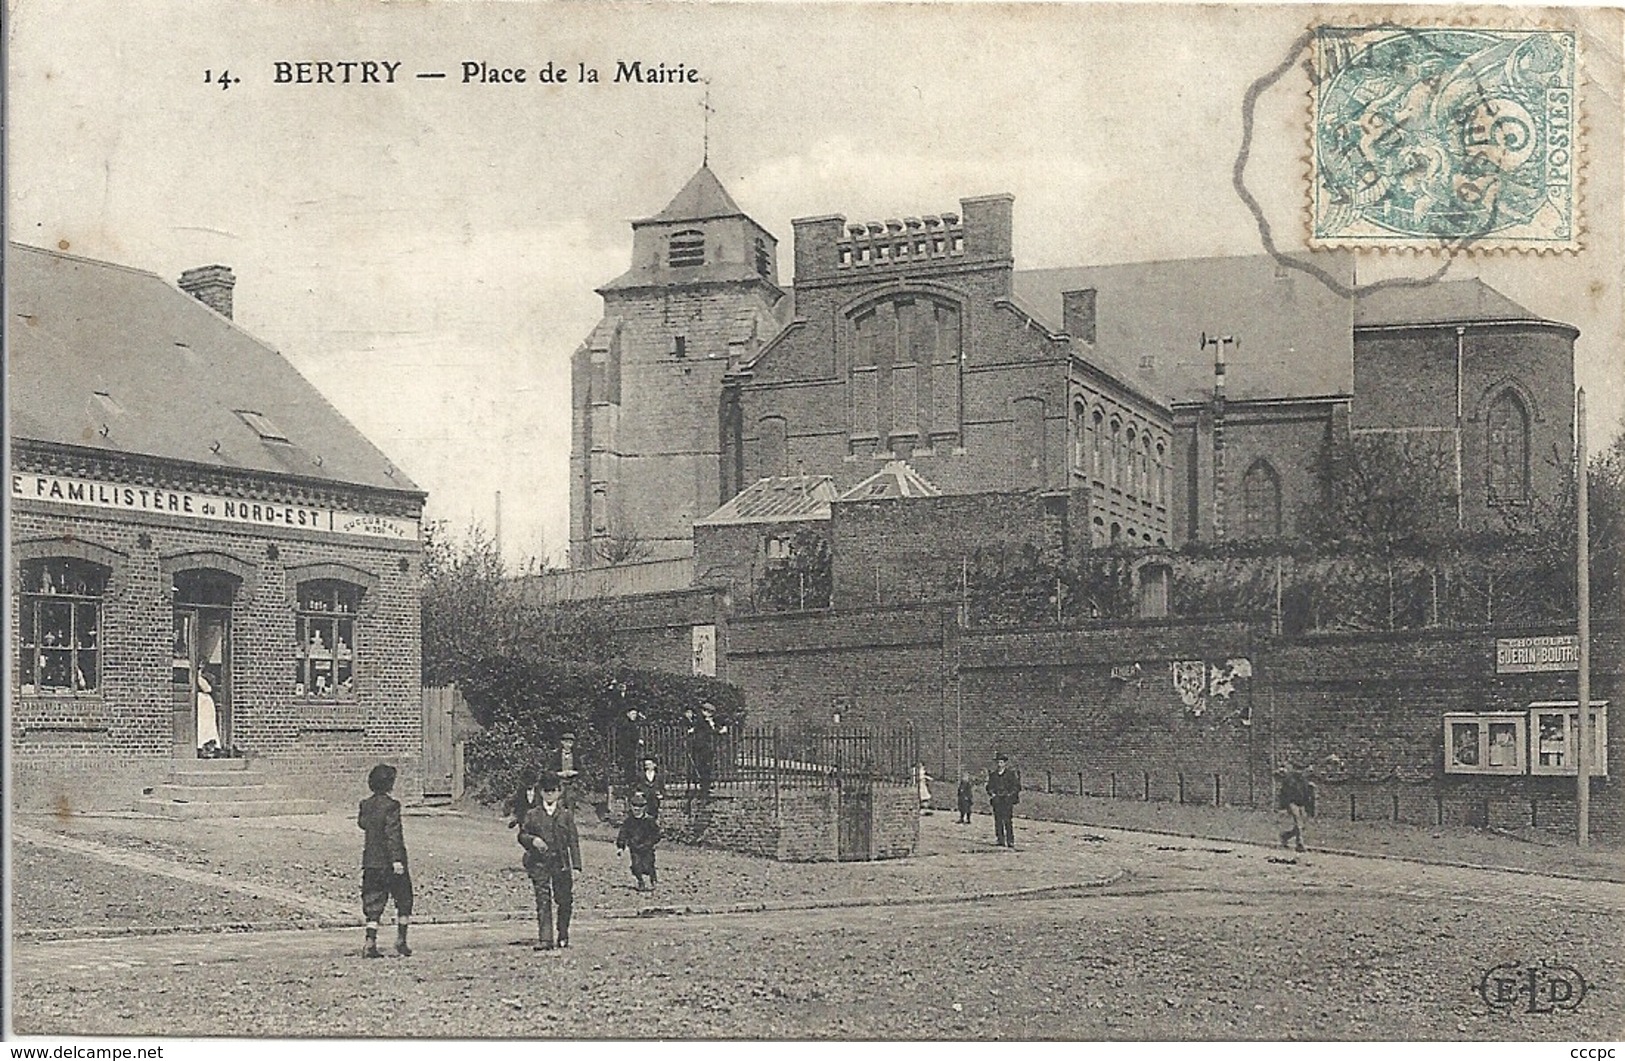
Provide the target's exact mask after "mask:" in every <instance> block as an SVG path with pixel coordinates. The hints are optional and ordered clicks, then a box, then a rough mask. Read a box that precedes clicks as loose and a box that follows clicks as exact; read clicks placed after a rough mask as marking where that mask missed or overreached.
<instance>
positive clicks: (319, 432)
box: [6, 243, 418, 493]
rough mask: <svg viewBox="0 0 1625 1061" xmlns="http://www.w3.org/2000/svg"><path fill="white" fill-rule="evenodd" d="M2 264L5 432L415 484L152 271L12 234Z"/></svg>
mask: <svg viewBox="0 0 1625 1061" xmlns="http://www.w3.org/2000/svg"><path fill="white" fill-rule="evenodd" d="M6 273H7V276H6V287H7V293H8V295H9V297H10V306H9V311H10V314H11V316H10V319H9V320H7V321H6V324H7V325H8V327H7V328H6V336H7V369H6V383H7V392H8V393H7V401H8V405H9V409H10V412H11V434H12V437H13V438H15V439H19V440H22V439H26V440H34V441H39V442H48V443H59V444H62V445H70V446H78V447H85V448H90V449H100V450H106V451H110V452H114V453H125V454H140V455H144V456H150V457H157V458H162V459H167V460H176V461H187V462H190V463H193V464H200V465H206V466H212V467H216V468H221V469H227V470H233V471H242V472H268V473H274V474H278V475H291V476H297V477H298V478H301V479H306V480H316V481H325V482H329V483H333V484H345V485H356V486H364V487H373V488H378V489H384V490H391V491H407V492H412V493H418V488H417V486H416V485H415V484H414V483H413V482H412V481H411V480H410V479H408V478H407V477H406V475H405V474H404V473H402V472H401V471H400V470H399V469H394V466H393V465H392V463H391V461H390V460H389V458H388V457H386V456H385V455H384V454H383V453H381V452H380V451H379V450H378V449H377V448H376V447H375V446H373V445H372V443H371V442H369V441H367V439H366V438H365V437H364V436H363V435H362V434H361V432H360V431H357V430H356V429H355V427H354V426H352V425H351V424H350V422H349V421H348V420H346V419H345V418H344V417H343V416H342V415H340V414H339V412H338V411H337V410H336V409H334V408H333V406H332V405H330V404H329V403H328V401H327V399H326V398H324V397H323V396H322V395H321V393H320V392H319V391H317V390H316V388H315V387H313V386H311V384H310V383H309V382H308V381H307V380H306V379H305V378H304V377H303V376H301V375H300V374H299V373H298V371H297V370H295V369H294V367H293V366H292V365H291V364H289V363H288V361H287V360H286V359H285V358H283V357H282V355H281V354H279V353H277V351H275V350H273V349H272V348H271V347H269V346H267V345H265V344H264V343H262V342H260V341H259V340H258V339H255V338H254V337H253V336H251V335H249V334H248V333H247V332H245V331H243V330H242V329H241V328H239V327H238V326H236V325H235V324H233V323H232V322H231V321H229V320H227V319H226V318H225V317H222V316H220V315H219V314H217V313H215V312H214V311H213V310H211V309H209V308H208V307H207V306H205V305H204V304H203V303H201V302H199V301H198V300H197V299H195V298H193V297H192V296H190V295H188V294H185V293H183V292H181V291H180V290H178V289H176V288H175V287H172V286H171V285H170V284H169V283H167V282H165V281H164V280H162V279H161V278H159V277H158V276H157V275H156V274H154V273H150V272H145V271H143V270H139V269H131V268H128V267H126V266H122V265H115V264H112V263H110V262H101V261H93V260H91V259H88V258H79V257H74V256H71V255H66V254H59V253H57V252H55V251H50V250H43V249H41V248H38V247H28V246H24V245H22V244H17V243H13V244H10V245H9V248H8V253H7V255H6ZM98 392H99V393H100V394H101V395H105V397H98ZM239 410H246V411H250V412H255V413H259V414H261V415H262V416H264V417H267V418H269V422H270V424H271V425H274V428H275V429H278V430H279V431H280V433H281V434H282V435H284V436H285V437H286V438H287V439H288V441H287V442H286V443H281V442H271V441H265V440H264V439H263V438H262V435H261V433H260V431H258V430H256V429H255V428H254V427H252V426H250V424H249V423H248V422H247V421H246V420H245V419H244V417H242V416H241V415H239ZM103 427H105V428H106V434H105V435H104V434H103V433H102V429H103ZM216 447H218V449H216ZM318 461H319V462H320V463H318ZM392 472H393V473H392Z"/></svg>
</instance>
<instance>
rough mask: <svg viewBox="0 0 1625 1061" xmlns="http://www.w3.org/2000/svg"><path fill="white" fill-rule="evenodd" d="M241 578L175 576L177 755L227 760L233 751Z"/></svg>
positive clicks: (172, 674)
mask: <svg viewBox="0 0 1625 1061" xmlns="http://www.w3.org/2000/svg"><path fill="white" fill-rule="evenodd" d="M236 595H237V579H236V578H234V577H233V576H231V575H228V574H225V573H224V572H221V571H207V570H205V571H182V572H179V573H177V574H176V575H175V585H174V598H175V637H174V652H173V657H174V660H173V663H172V664H171V671H170V684H171V691H172V695H173V699H174V713H175V754H176V755H177V756H180V757H181V758H188V757H197V758H203V759H211V758H225V757H228V756H229V755H230V754H231V749H232V746H233V745H232V728H233V727H232V721H233V720H232V697H231V692H232V689H231V605H232V601H233V600H234V599H235V598H236Z"/></svg>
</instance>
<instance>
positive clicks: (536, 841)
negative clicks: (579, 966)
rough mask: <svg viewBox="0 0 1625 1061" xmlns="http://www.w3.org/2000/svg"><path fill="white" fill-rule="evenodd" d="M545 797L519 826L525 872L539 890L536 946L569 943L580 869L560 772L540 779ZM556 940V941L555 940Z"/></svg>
mask: <svg viewBox="0 0 1625 1061" xmlns="http://www.w3.org/2000/svg"><path fill="white" fill-rule="evenodd" d="M540 784H541V789H542V800H541V802H540V803H538V804H537V805H536V806H534V807H532V808H530V810H529V811H527V812H526V813H525V821H524V824H522V825H520V827H519V846H521V847H523V848H524V849H525V873H526V875H527V876H529V877H530V884H531V887H532V888H534V889H535V891H536V949H537V950H552V949H553V948H554V946H555V945H556V946H560V947H568V946H569V945H570V906H571V894H572V892H573V891H574V884H575V877H574V874H575V873H576V872H578V871H579V870H580V869H581V839H580V837H579V836H578V835H577V833H576V820H575V815H573V814H571V813H570V808H569V807H566V806H565V805H564V801H563V799H561V797H562V796H563V794H564V785H563V783H562V782H561V781H560V780H559V775H558V774H555V773H553V772H552V771H548V772H547V773H545V774H543V775H542V779H541V782H540ZM554 900H557V901H558V907H559V913H558V933H557V936H555V935H554V928H553V903H554ZM555 940H556V943H555Z"/></svg>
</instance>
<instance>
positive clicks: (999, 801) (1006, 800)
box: [987, 752, 1021, 848]
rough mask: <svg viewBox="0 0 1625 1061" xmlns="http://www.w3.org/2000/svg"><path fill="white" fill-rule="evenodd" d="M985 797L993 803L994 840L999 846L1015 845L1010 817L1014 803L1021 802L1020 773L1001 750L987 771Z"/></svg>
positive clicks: (1013, 814)
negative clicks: (991, 767)
mask: <svg viewBox="0 0 1625 1061" xmlns="http://www.w3.org/2000/svg"><path fill="white" fill-rule="evenodd" d="M987 799H988V802H989V803H991V804H992V805H993V832H994V833H995V837H994V842H995V843H997V844H998V845H999V846H1000V847H1011V848H1013V847H1015V846H1016V834H1015V827H1014V825H1013V822H1012V819H1013V818H1014V817H1015V812H1016V804H1017V803H1020V802H1021V774H1019V773H1017V772H1016V769H1015V768H1014V767H1013V766H1011V765H1010V757H1009V756H1008V755H1005V754H1004V753H1003V752H1000V753H999V754H998V755H996V756H994V757H993V769H991V770H989V771H988V772H987Z"/></svg>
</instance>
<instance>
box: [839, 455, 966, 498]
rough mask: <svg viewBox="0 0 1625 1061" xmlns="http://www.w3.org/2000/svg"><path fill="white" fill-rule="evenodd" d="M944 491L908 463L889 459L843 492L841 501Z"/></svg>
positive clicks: (938, 494)
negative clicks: (871, 473) (882, 465)
mask: <svg viewBox="0 0 1625 1061" xmlns="http://www.w3.org/2000/svg"><path fill="white" fill-rule="evenodd" d="M941 496H942V491H941V490H939V489H937V488H936V486H934V485H933V484H932V483H931V481H930V480H928V479H927V478H926V477H925V476H923V475H921V474H920V473H919V472H917V471H915V470H914V468H913V467H912V466H911V465H910V464H909V463H908V461H887V462H886V466H885V467H884V468H882V469H880V470H879V471H878V472H875V473H874V474H873V475H871V476H869V478H867V479H865V480H863V482H861V483H859V484H858V485H857V486H854V487H853V488H852V489H850V490H848V491H847V492H846V493H844V494H842V495H841V496H840V497H839V498H838V499H837V500H840V501H873V500H875V499H877V498H883V497H941Z"/></svg>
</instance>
